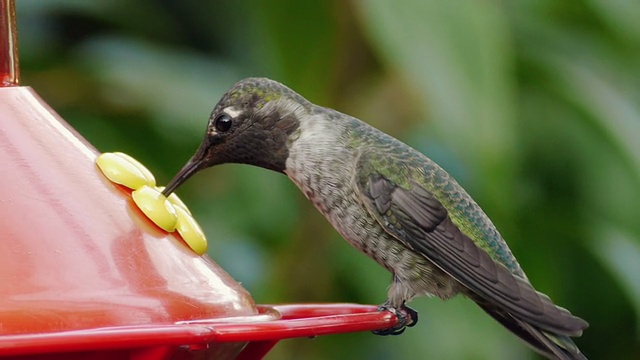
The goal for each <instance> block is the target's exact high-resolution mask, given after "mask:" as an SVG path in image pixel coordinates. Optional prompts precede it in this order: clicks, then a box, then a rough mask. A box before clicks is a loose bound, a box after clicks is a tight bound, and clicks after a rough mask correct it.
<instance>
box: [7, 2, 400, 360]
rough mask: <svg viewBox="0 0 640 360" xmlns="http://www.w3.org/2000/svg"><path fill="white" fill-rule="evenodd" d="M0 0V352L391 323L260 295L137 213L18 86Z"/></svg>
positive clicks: (68, 353) (172, 350)
mask: <svg viewBox="0 0 640 360" xmlns="http://www.w3.org/2000/svg"><path fill="white" fill-rule="evenodd" d="M0 1H1V5H0V77H1V84H0V169H1V170H0V171H1V172H2V175H1V176H0V228H1V229H2V230H1V231H2V238H1V239H0V358H19V359H86V358H91V359H138V360H144V359H154V360H155V359H196V358H216V359H245V360H246V359H261V358H262V357H263V356H264V355H265V354H266V353H267V352H268V351H269V350H270V349H271V348H272V347H273V346H274V345H275V344H276V343H277V342H278V341H279V340H282V339H287V338H295V337H313V336H317V335H327V334H337V333H345V332H354V331H366V330H376V329H382V328H389V327H392V326H394V325H395V324H396V322H397V319H396V317H395V316H394V315H392V314H390V313H389V312H379V311H378V310H377V307H376V306H372V305H357V304H297V305H296V304H292V305H256V304H255V303H254V300H253V299H252V298H251V295H250V294H249V293H248V292H247V291H246V290H245V289H243V288H242V287H241V286H240V284H239V283H237V282H236V281H235V280H234V279H232V278H231V276H229V275H228V274H227V273H226V272H225V271H224V270H223V269H221V268H220V267H219V266H218V265H217V264H216V263H215V262H213V261H212V260H211V259H209V258H208V257H207V256H206V255H205V256H198V255H197V254H196V253H195V252H194V251H192V250H191V249H189V248H188V247H187V246H186V245H185V243H184V242H182V240H181V239H180V237H179V235H178V234H177V232H176V233H172V232H166V231H162V230H161V229H159V228H158V227H156V226H155V225H154V224H153V223H152V222H151V221H150V220H148V219H147V218H145V217H143V216H140V213H137V211H138V210H137V209H136V208H135V207H133V206H132V199H131V196H130V194H127V193H126V192H123V191H121V190H120V189H118V188H116V187H114V186H110V185H111V183H110V182H109V181H108V180H107V179H106V178H105V177H104V176H103V175H102V174H100V172H99V170H98V168H97V167H96V165H95V163H94V162H95V160H96V158H97V156H98V155H99V153H98V151H97V150H96V149H95V148H94V147H93V146H92V145H91V144H90V143H88V142H87V141H86V140H85V139H84V138H83V137H82V136H81V135H80V134H78V133H77V132H76V131H75V130H74V129H73V128H71V127H70V126H69V125H68V124H67V123H66V122H65V121H64V120H63V119H62V118H61V117H60V116H59V115H58V114H57V113H56V112H55V111H54V110H53V109H52V108H51V107H49V106H48V105H47V104H46V102H45V101H44V100H42V99H41V98H40V97H39V96H38V95H37V93H36V92H35V91H34V90H33V89H32V88H30V87H27V86H21V85H20V82H19V68H18V52H17V44H16V40H17V30H16V15H15V2H14V0H0Z"/></svg>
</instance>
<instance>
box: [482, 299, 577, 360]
mask: <svg viewBox="0 0 640 360" xmlns="http://www.w3.org/2000/svg"><path fill="white" fill-rule="evenodd" d="M477 304H478V305H479V306H480V307H481V308H482V309H483V310H484V311H485V312H486V313H487V314H489V315H491V317H493V318H494V319H495V320H497V321H498V322H499V323H500V324H502V326H504V327H505V328H507V329H508V330H509V331H511V332H512V333H514V334H515V335H517V336H518V337H519V338H520V339H522V340H523V341H524V342H525V343H527V344H528V345H529V346H530V347H531V348H533V349H534V350H535V351H537V352H538V353H540V354H541V355H544V356H546V357H547V358H549V359H557V360H587V358H586V357H585V356H584V355H583V354H582V353H581V352H580V349H578V347H577V346H576V344H575V343H574V342H573V340H571V338H570V337H569V336H567V335H563V334H556V333H553V332H551V331H548V330H541V329H539V328H538V327H536V326H535V325H532V324H529V323H526V322H524V321H522V320H519V319H517V318H514V317H513V316H511V315H510V314H508V313H506V312H504V311H501V310H500V309H497V308H495V307H492V306H490V305H488V304H483V302H477Z"/></svg>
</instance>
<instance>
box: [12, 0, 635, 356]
mask: <svg viewBox="0 0 640 360" xmlns="http://www.w3.org/2000/svg"><path fill="white" fill-rule="evenodd" d="M17 5H18V20H19V29H20V50H21V61H22V76H23V80H22V82H23V84H25V85H30V86H33V87H34V88H35V89H36V90H37V91H38V92H39V93H40V94H41V95H42V96H43V97H44V98H45V99H46V100H47V101H48V102H49V103H50V104H51V105H52V106H53V107H54V108H55V109H56V110H57V111H59V112H60V113H61V114H62V116H63V117H65V118H66V119H67V120H68V121H69V122H70V123H71V124H72V125H73V126H74V127H75V128H76V129H77V130H78V131H79V132H80V133H81V134H83V135H84V136H85V137H86V138H88V139H89V140H90V141H91V142H92V143H93V144H94V145H95V146H96V147H97V148H98V149H100V150H102V151H113V150H117V151H124V152H127V153H129V154H131V155H133V156H135V157H136V158H138V159H140V160H141V161H142V162H143V163H145V164H147V165H148V166H149V168H151V169H152V170H153V171H154V173H155V174H156V175H157V178H158V180H159V182H160V183H163V182H166V181H168V180H169V178H170V177H171V176H172V175H173V174H174V173H175V172H176V171H177V170H178V169H179V168H180V167H181V166H182V164H183V163H184V162H185V161H186V160H187V159H188V158H189V157H190V155H191V154H192V152H193V151H194V150H195V148H196V147H197V145H198V143H199V141H200V139H201V137H202V136H203V130H204V127H205V123H206V120H207V117H208V115H209V112H210V111H211V108H212V107H213V106H214V104H215V103H216V101H217V100H218V99H219V97H220V96H221V95H222V94H223V93H224V92H225V91H226V89H227V88H228V87H230V86H231V85H232V84H233V83H234V82H235V81H237V80H239V79H241V78H243V77H247V76H269V77H272V78H275V79H277V80H280V81H282V82H284V83H286V84H288V85H290V86H291V87H292V88H293V89H295V90H297V91H298V92H300V93H301V94H302V95H303V96H305V97H307V98H308V99H309V100H311V101H313V102H316V103H319V104H321V105H325V106H331V107H335V108H337V109H339V110H342V111H344V112H347V113H350V114H352V115H354V116H357V117H360V118H362V119H363V120H365V121H367V122H369V123H371V124H373V125H375V126H377V127H379V128H381V129H382V130H384V131H387V132H389V133H391V134H393V135H394V136H396V137H399V138H402V139H404V140H406V141H407V142H409V143H411V144H412V145H413V146H415V147H416V148H418V149H420V150H421V151H423V152H425V153H426V154H427V155H428V156H430V157H432V158H433V159H434V160H435V161H437V162H439V163H440V164H441V165H442V166H443V167H444V168H445V169H447V170H448V171H449V172H450V173H452V174H453V175H454V176H455V177H456V178H458V180H459V181H460V182H461V183H462V184H463V186H465V187H466V188H467V190H469V192H470V193H471V194H472V195H473V196H474V198H475V199H476V200H477V201H478V202H479V203H480V204H481V206H482V207H483V208H484V209H485V211H486V212H487V213H488V214H489V216H490V217H491V218H492V219H493V221H494V223H495V224H496V225H497V227H498V228H499V229H500V230H501V232H502V233H503V235H504V236H505V238H506V239H507V241H508V242H509V244H510V245H511V247H512V249H513V251H514V253H515V255H516V256H517V257H518V259H519V260H520V262H521V264H522V266H523V268H524V269H525V271H526V272H527V274H528V276H529V277H530V279H531V280H532V282H533V283H534V284H535V285H536V286H537V287H538V288H539V289H540V290H541V291H543V292H545V293H547V294H549V295H550V296H551V297H552V298H553V299H555V300H556V301H557V302H558V303H559V304H561V305H563V306H566V307H567V308H569V309H571V310H572V311H573V312H574V313H575V314H577V315H579V316H581V317H584V318H585V319H587V320H588V321H589V322H590V323H591V328H590V329H589V330H587V331H586V332H585V334H584V336H583V338H581V339H578V340H577V341H576V342H577V343H578V345H579V346H580V347H581V348H582V349H583V351H584V352H585V353H586V354H587V355H588V356H589V357H590V358H594V359H597V358H609V359H614V358H616V359H631V358H639V357H640V341H639V333H638V330H639V329H640V326H639V325H640V322H639V321H638V317H639V316H640V265H639V264H640V240H639V239H640V221H638V218H639V217H640V146H639V145H638V144H639V141H640V140H639V139H640V105H638V104H640V22H638V21H637V15H638V13H640V7H639V6H638V4H637V3H636V2H632V1H631V2H630V1H605V0H588V1H586V0H583V1H565V2H557V1H552V0H537V1H531V0H518V1H511V2H497V1H469V0H456V1H425V0H403V1H383V0H360V1H338V0H335V1H293V0H274V1H269V2H258V1H251V0H234V1H232V0H226V1H214V2H201V1H196V0H186V1H174V2H171V1H150V0H143V1H135V2H131V1H78V0H75V1H74V0H55V1H54V0H48V1H40V0H21V1H18V2H17ZM180 194H181V195H182V197H183V199H184V200H185V202H187V203H188V204H189V206H190V207H191V208H192V210H193V212H194V214H195V216H196V218H197V219H198V220H199V221H200V222H201V223H202V224H203V226H204V228H205V231H206V232H207V234H208V236H209V238H210V240H211V246H210V253H209V254H210V256H211V257H212V258H213V259H214V260H216V261H217V262H219V263H220V264H221V265H222V266H223V267H224V268H225V269H227V270H228V271H229V272H230V273H231V274H232V275H233V276H234V277H235V278H236V279H237V280H239V281H242V282H243V284H244V286H245V287H246V288H247V289H249V290H250V291H251V292H252V294H253V295H254V297H255V299H256V301H257V302H263V303H269V302H303V301H315V302H320V301H353V302H361V303H379V302H382V301H383V300H384V298H385V295H386V286H387V285H388V280H389V275H388V274H387V273H386V272H385V271H384V270H382V269H380V268H378V267H377V265H375V264H374V263H373V262H372V261H370V260H368V259H367V258H366V257H364V256H363V255H361V254H359V253H357V252H356V251H354V250H352V249H350V248H349V246H348V245H347V244H346V243H345V242H343V241H341V240H340V239H339V237H338V236H337V234H336V233H335V232H334V231H333V230H332V229H331V228H330V227H329V225H328V224H327V223H326V222H325V221H324V219H322V218H321V216H320V215H319V214H317V213H316V211H315V210H314V209H312V208H311V205H310V204H308V203H307V202H306V201H305V200H304V198H303V196H302V195H301V194H299V193H298V192H297V190H296V189H295V187H294V186H293V185H292V184H290V183H289V182H288V180H287V179H286V178H285V177H283V176H281V175H278V174H275V173H269V172H266V171H264V170H261V169H253V168H248V167H242V166H224V167H220V168H216V169H212V170H209V171H206V172H204V173H202V174H199V175H198V176H196V177H195V178H194V179H193V180H191V181H190V182H189V183H188V184H187V185H186V186H184V187H183V188H181V189H180ZM414 305H415V307H416V308H417V309H418V310H419V311H421V314H422V315H421V322H420V324H419V325H418V326H417V327H415V328H412V329H409V330H408V331H407V332H406V333H405V334H404V335H402V336H400V337H392V338H381V337H375V336H373V335H371V334H368V333H359V334H348V335H342V336H331V337H322V338H317V339H315V340H308V339H300V340H290V341H285V342H282V343H281V344H280V345H278V346H277V347H276V349H275V350H274V351H273V352H272V353H271V354H270V355H269V358H271V359H288V358H291V359H293V358H304V359H325V358H336V357H345V358H370V359H386V358H433V359H513V358H518V359H525V358H535V355H533V354H532V353H531V352H530V351H529V350H528V349H526V348H525V347H524V346H522V345H521V344H520V343H519V342H518V341H517V340H516V338H515V337H513V336H511V335H510V334H508V333H507V332H506V331H505V330H503V329H502V328H501V327H500V326H499V325H497V324H496V323H495V322H494V321H493V320H491V319H490V318H489V317H488V316H486V315H484V314H483V313H482V311H481V310H480V309H478V308H477V307H475V306H473V304H472V303H471V302H470V301H468V300H466V299H462V298H460V299H455V300H452V301H449V302H441V301H439V300H437V299H419V300H416V301H414Z"/></svg>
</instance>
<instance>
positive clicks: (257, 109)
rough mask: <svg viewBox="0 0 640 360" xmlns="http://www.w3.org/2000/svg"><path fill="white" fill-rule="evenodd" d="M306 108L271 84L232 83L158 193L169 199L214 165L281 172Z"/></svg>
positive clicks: (259, 80)
mask: <svg viewBox="0 0 640 360" xmlns="http://www.w3.org/2000/svg"><path fill="white" fill-rule="evenodd" d="M310 106H311V103H309V102H308V101H307V100H305V99H304V98H303V97H301V96H300V95H298V94H297V93H295V92H294V91H293V90H291V89H289V88H288V87H286V86H284V85H282V84H280V83H278V82H276V81H273V80H269V79H265V78H249V79H245V80H242V81H240V82H238V83H236V84H235V85H234V86H233V87H232V88H231V89H230V90H229V91H228V92H227V93H226V94H225V95H224V96H223V97H222V99H220V101H219V102H218V104H217V105H216V107H215V108H214V109H213V112H212V113H211V116H210V117H209V122H208V124H207V130H206V133H205V136H204V140H203V141H202V144H200V147H199V148H198V150H197V151H196V153H195V154H194V155H193V157H192V158H191V159H190V160H189V162H188V163H187V164H186V165H185V166H184V167H183V168H182V170H180V172H178V174H177V175H176V176H175V177H174V178H173V180H171V181H170V182H169V184H168V185H167V187H166V188H165V189H164V191H163V193H164V194H165V195H169V194H171V193H172V192H173V191H174V190H175V189H176V188H178V187H179V186H180V185H182V184H183V183H184V182H185V181H186V180H187V179H188V178H190V177H191V176H192V175H193V174H195V173H196V172H198V171H200V170H202V169H205V168H207V167H211V166H214V165H218V164H224V163H241V164H249V165H255V166H259V167H262V168H265V169H270V170H274V171H278V172H284V170H285V162H286V160H287V157H288V156H289V150H288V148H289V145H290V141H291V140H292V139H293V138H295V136H297V135H296V134H297V132H298V131H299V123H300V119H301V118H302V116H304V115H305V114H307V113H308V111H309V109H310Z"/></svg>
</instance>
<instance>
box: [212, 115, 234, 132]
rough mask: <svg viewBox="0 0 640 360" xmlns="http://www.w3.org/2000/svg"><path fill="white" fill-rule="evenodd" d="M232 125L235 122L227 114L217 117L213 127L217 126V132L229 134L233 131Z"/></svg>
mask: <svg viewBox="0 0 640 360" xmlns="http://www.w3.org/2000/svg"><path fill="white" fill-rule="evenodd" d="M232 124H233V120H232V119H231V116H229V115H227V114H220V115H218V117H216V120H215V122H214V123H213V126H215V127H216V130H218V131H219V132H227V131H229V129H231V125H232Z"/></svg>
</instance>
